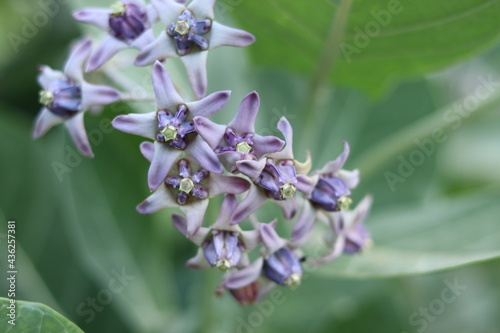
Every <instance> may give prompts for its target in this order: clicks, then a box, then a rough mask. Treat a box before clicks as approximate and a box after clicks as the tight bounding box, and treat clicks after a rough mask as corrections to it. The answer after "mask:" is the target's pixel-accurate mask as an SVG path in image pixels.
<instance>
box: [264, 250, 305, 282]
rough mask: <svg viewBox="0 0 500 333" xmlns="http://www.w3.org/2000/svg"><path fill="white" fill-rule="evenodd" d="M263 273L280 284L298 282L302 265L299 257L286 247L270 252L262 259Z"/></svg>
mask: <svg viewBox="0 0 500 333" xmlns="http://www.w3.org/2000/svg"><path fill="white" fill-rule="evenodd" d="M263 271H264V274H265V275H266V276H267V277H268V278H269V279H270V280H271V281H274V282H276V283H277V284H281V285H294V284H298V283H300V276H301V275H302V267H301V266H300V261H299V258H298V257H297V256H296V255H295V253H293V252H292V250H290V249H289V248H287V247H282V248H281V249H279V250H278V251H276V252H273V253H271V254H270V255H269V256H268V257H267V258H266V260H265V261H264V268H263Z"/></svg>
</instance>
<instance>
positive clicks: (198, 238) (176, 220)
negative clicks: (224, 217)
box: [172, 214, 210, 246]
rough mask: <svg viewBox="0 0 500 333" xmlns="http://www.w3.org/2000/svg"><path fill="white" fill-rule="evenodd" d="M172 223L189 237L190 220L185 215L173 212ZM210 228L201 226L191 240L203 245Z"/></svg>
mask: <svg viewBox="0 0 500 333" xmlns="http://www.w3.org/2000/svg"><path fill="white" fill-rule="evenodd" d="M172 223H173V225H174V227H175V229H177V231H179V232H180V233H181V234H183V235H184V236H186V237H187V238H189V234H188V221H187V219H186V218H185V217H184V216H182V215H179V214H172ZM209 230H210V229H208V228H199V229H198V232H196V233H195V235H193V237H192V238H191V241H192V242H193V243H195V244H196V245H198V246H201V244H202V243H203V241H204V240H205V238H206V236H207V234H208V232H209Z"/></svg>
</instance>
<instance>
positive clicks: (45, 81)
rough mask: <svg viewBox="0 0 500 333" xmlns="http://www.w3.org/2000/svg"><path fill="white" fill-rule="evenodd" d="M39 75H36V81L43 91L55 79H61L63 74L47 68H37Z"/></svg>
mask: <svg viewBox="0 0 500 333" xmlns="http://www.w3.org/2000/svg"><path fill="white" fill-rule="evenodd" d="M38 70H39V71H40V74H38V77H37V80H38V83H39V84H40V86H42V88H43V89H47V88H48V85H49V83H50V82H52V81H53V80H56V79H61V78H63V77H64V73H63V72H61V71H55V70H53V69H52V68H50V67H49V66H40V67H39V68H38Z"/></svg>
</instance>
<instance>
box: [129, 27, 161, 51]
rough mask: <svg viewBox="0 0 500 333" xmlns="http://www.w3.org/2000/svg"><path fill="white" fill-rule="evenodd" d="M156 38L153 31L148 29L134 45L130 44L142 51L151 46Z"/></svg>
mask: <svg viewBox="0 0 500 333" xmlns="http://www.w3.org/2000/svg"><path fill="white" fill-rule="evenodd" d="M155 39H156V37H155V34H154V32H153V29H147V30H146V31H144V32H143V33H142V34H141V35H140V36H139V37H137V38H136V39H135V40H134V41H133V42H132V44H130V45H131V46H132V47H135V48H136V49H138V50H140V51H142V50H144V49H145V48H146V46H148V45H150V44H151V43H153V42H154V41H155Z"/></svg>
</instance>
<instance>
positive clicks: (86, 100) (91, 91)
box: [82, 82, 122, 110]
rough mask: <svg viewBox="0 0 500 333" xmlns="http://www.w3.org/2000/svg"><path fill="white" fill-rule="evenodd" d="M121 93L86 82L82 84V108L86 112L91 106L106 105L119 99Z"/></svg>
mask: <svg viewBox="0 0 500 333" xmlns="http://www.w3.org/2000/svg"><path fill="white" fill-rule="evenodd" d="M121 97H122V96H121V93H120V92H119V91H118V90H116V89H115V88H111V87H108V86H97V85H93V84H90V83H87V82H83V83H82V108H83V110H87V109H89V108H90V107H92V106H99V105H107V104H111V103H114V102H116V101H118V100H120V98H121Z"/></svg>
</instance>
